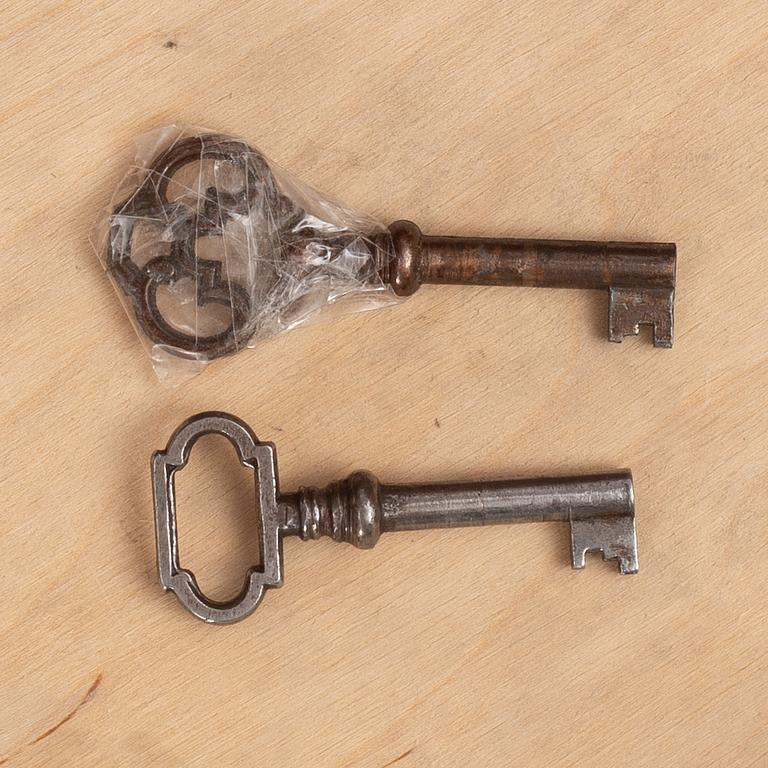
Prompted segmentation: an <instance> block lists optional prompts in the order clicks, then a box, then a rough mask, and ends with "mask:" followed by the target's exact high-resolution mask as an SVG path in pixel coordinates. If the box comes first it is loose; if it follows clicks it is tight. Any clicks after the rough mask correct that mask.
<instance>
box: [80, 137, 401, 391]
mask: <svg viewBox="0 0 768 768" xmlns="http://www.w3.org/2000/svg"><path fill="white" fill-rule="evenodd" d="M95 245H96V248H97V251H98V253H99V257H100V258H101V260H102V263H103V265H104V267H105V269H106V271H107V273H108V274H109V276H110V278H111V280H112V282H113V284H114V286H115V289H116V290H117V293H118V295H119V296H120V298H121V300H122V302H123V305H124V307H125V309H126V312H127V313H128V315H129V317H130V318H131V321H132V322H133V325H134V327H135V329H136V331H137V333H138V335H139V338H140V339H141V340H142V342H143V343H144V345H145V347H146V348H147V350H148V352H149V354H150V357H151V360H152V365H153V367H154V369H155V372H156V374H157V375H158V378H159V379H160V380H161V381H163V382H164V383H168V384H171V385H174V384H178V383H180V382H181V381H183V380H185V379H186V378H188V377H190V376H192V375H194V374H196V373H199V372H200V371H201V370H203V369H204V368H205V366H206V365H207V364H208V363H209V362H211V361H212V360H215V359H216V358H219V357H223V356H226V355H230V354H234V353H236V352H239V351H241V350H243V349H246V348H249V347H254V346H255V345H257V344H258V343H259V341H261V340H263V339H266V338H269V337H272V336H275V335H276V334H278V333H282V332H283V331H287V330H290V329H292V328H295V327H297V326H299V325H302V324H304V323H307V322H310V321H313V320H316V319H318V318H321V317H323V316H326V315H328V314H330V312H329V310H334V311H335V312H337V313H338V312H356V311H363V310H368V309H376V308H378V307H381V306H384V305H387V304H390V303H393V302H395V301H397V298H396V297H395V295H394V293H393V292H392V291H391V289H390V288H389V287H388V286H387V285H386V284H385V283H384V282H383V281H382V279H381V277H380V271H381V270H382V269H383V265H384V264H385V262H386V260H387V259H388V258H389V253H390V244H389V235H388V232H387V230H386V228H385V227H384V226H383V225H382V224H380V223H379V222H378V221H376V220H374V219H372V218H370V217H368V216H366V215H364V214H361V213H358V212H356V211H354V210H351V209H349V208H346V207H344V206H342V205H340V204H338V203H335V202H333V201H331V200H328V199H326V198H325V197H323V196H321V195H320V194H318V193H317V192H316V191H314V190H313V189H311V188H309V187H307V186H306V185H305V184H303V183H302V182H300V181H299V180H297V179H295V178H293V177H292V176H291V175H290V174H288V173H286V172H285V171H283V170H282V169H280V168H279V167H277V166H276V165H275V164H274V163H272V162H271V161H270V160H268V159H267V158H266V157H265V156H264V155H263V154H262V153H261V152H259V151H258V150H257V149H255V148H253V147H251V146H249V145H248V144H247V143H246V142H244V141H243V140H242V139H238V138H235V137H232V136H226V135H223V134H217V133H213V132H211V131H207V130H201V129H194V128H189V127H184V126H178V125H174V126H169V127H166V128H161V129H158V130H156V131H153V132H151V133H149V134H145V135H144V136H142V137H140V138H139V140H138V141H137V143H136V161H135V164H134V166H133V167H132V168H131V169H130V170H129V172H128V173H127V174H126V176H125V178H124V179H123V181H122V183H121V184H120V186H119V187H118V189H117V190H116V192H115V194H114V196H113V199H112V202H111V204H110V207H109V210H108V211H107V212H106V215H104V216H103V217H102V218H101V220H100V222H99V226H98V229H97V235H96V238H95Z"/></svg>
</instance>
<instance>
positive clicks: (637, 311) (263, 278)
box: [104, 133, 676, 362]
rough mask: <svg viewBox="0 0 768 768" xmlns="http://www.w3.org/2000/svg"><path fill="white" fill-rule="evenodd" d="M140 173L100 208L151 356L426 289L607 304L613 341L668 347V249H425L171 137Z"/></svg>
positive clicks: (224, 147) (618, 245)
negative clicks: (593, 294)
mask: <svg viewBox="0 0 768 768" xmlns="http://www.w3.org/2000/svg"><path fill="white" fill-rule="evenodd" d="M145 162H146V167H144V168H140V170H141V174H139V176H138V179H137V180H135V181H134V182H133V184H132V186H131V187H130V189H129V191H128V193H127V196H121V197H119V198H118V202H117V204H116V205H115V206H114V207H113V209H112V212H111V215H110V217H109V235H108V237H107V239H106V246H105V250H104V262H105V266H106V268H107V270H108V272H109V273H110V275H111V276H112V278H113V280H114V282H115V283H116V285H117V287H118V289H119V290H120V292H121V293H122V295H123V297H124V299H125V301H126V304H127V306H128V308H129V311H130V312H131V314H132V316H133V318H134V321H135V323H136V326H137V327H138V329H139V330H140V331H141V333H142V335H143V336H144V338H145V339H146V340H148V341H149V342H150V344H151V345H152V348H153V351H157V350H162V351H164V352H166V353H169V354H171V355H176V356H177V357H187V358H193V359H194V360H196V361H202V362H205V361H208V360H212V359H214V358H217V357H221V356H222V355H227V354H231V353H233V352H236V351H238V350H239V349H241V348H243V347H247V346H250V345H252V344H253V343H255V341H256V340H257V339H259V338H265V337H268V336H270V335H274V334H276V333H279V332H280V331H282V330H285V329H287V328H292V327H295V326H296V325H298V324H300V323H301V322H304V321H305V319H306V318H308V317H309V316H310V315H311V314H312V313H313V312H315V311H319V309H320V308H321V307H322V306H325V305H327V304H330V303H334V302H339V301H342V300H343V301H345V302H346V303H347V304H349V302H350V300H351V299H354V300H358V301H363V303H364V304H365V306H367V307H369V306H371V305H372V303H375V302H376V301H379V302H381V301H383V300H384V299H383V298H382V297H383V296H384V295H385V294H389V295H390V296H391V295H392V294H393V293H394V294H396V295H398V296H408V295H410V294H412V293H413V292H414V291H416V290H417V288H419V286H420V285H422V284H425V283H435V284H460V283H461V284H471V285H496V286H515V285H521V286H540V287H561V288H590V289H599V290H603V291H607V292H608V296H609V308H608V337H609V339H610V340H611V341H617V342H619V341H622V340H623V338H624V336H626V335H631V334H636V333H638V332H639V326H640V325H643V324H645V325H650V326H652V328H653V343H654V344H655V345H656V346H658V347H671V346H672V336H673V317H674V299H675V268H676V249H675V245H674V243H631V242H596V241H578V240H537V239H532V240H523V239H512V238H484V237H466V238H465V237H436V236H426V235H422V234H421V232H420V230H419V228H418V227H417V226H416V225H415V224H413V223H412V222H409V221H397V222H395V223H394V224H392V225H390V226H389V227H388V228H384V227H382V226H381V225H379V224H378V223H377V222H375V221H373V220H372V219H369V218H368V217H365V216H364V215H363V214H357V213H355V212H354V211H351V210H350V209H348V208H345V207H343V206H340V205H338V204H335V203H332V202H331V201H328V200H325V199H324V198H323V197H322V196H320V195H319V194H318V193H317V192H315V191H314V190H311V189H309V188H307V187H305V186H304V185H302V184H301V182H299V181H297V180H296V179H292V178H291V177H290V176H289V175H288V174H285V173H284V172H281V171H280V170H279V169H277V168H276V167H274V166H272V165H271V164H270V162H269V161H268V160H267V159H266V158H265V157H264V155H262V154H261V153H260V152H259V151H257V150H256V149H254V148H253V147H250V146H249V145H248V144H246V143H245V142H243V141H242V140H240V139H235V138H232V137H229V136H222V135H217V134H209V133H196V134H193V135H184V134H183V133H182V134H181V135H180V137H179V138H177V139H175V140H174V141H173V142H172V143H171V144H170V146H167V147H165V148H163V149H161V150H159V151H158V152H157V153H156V154H155V155H154V156H153V157H151V158H149V159H148V160H146V161H145ZM194 164H197V165H198V166H200V167H201V169H202V167H203V166H206V164H208V166H212V168H213V171H212V172H211V173H210V176H209V178H208V181H204V180H203V178H202V176H203V171H202V170H200V172H199V174H198V176H199V177H200V179H199V180H198V181H196V182H195V183H196V184H197V186H196V187H195V188H192V187H190V186H189V184H190V183H191V182H189V183H188V184H187V186H184V185H181V184H180V183H178V182H176V179H177V177H179V175H180V174H181V175H183V174H184V172H185V171H189V169H190V168H191V167H192V166H193V165H194ZM137 167H138V166H137ZM206 167H207V166H206ZM233 176H234V177H239V181H233V178H232V177H233ZM195 178H197V177H195ZM174 184H176V186H180V187H181V193H179V191H178V190H177V191H176V193H175V194H172V191H171V190H172V188H173V185H174ZM201 186H202V188H200V187H201ZM122 194H123V195H124V194H125V193H122ZM148 233H149V234H148ZM152 233H154V234H152ZM212 241H218V242H219V246H218V248H219V251H220V258H214V257H213V256H211V249H212V247H213V245H215V244H212ZM184 286H186V291H187V293H185V292H184V290H185V289H184ZM169 292H170V293H171V294H172V295H173V296H175V297H176V298H177V299H178V300H179V301H180V302H181V303H182V304H186V305H187V307H189V305H192V306H193V307H194V308H195V311H194V313H193V314H194V318H193V319H192V320H189V319H187V320H179V319H178V318H174V317H173V315H172V313H171V314H169V309H168V307H169V304H168V301H169V300H168V293H169ZM377 296H378V298H377ZM163 301H165V304H163ZM216 307H218V309H219V310H220V314H221V315H223V320H222V318H219V319H220V321H222V322H223V325H215V326H211V327H206V326H205V325H204V324H201V323H200V322H199V320H200V315H201V314H203V313H202V309H204V308H208V309H211V308H213V309H215V308H216ZM171 309H173V306H172V305H171Z"/></svg>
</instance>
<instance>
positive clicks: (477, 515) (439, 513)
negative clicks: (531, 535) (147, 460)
mask: <svg viewBox="0 0 768 768" xmlns="http://www.w3.org/2000/svg"><path fill="white" fill-rule="evenodd" d="M281 508H282V514H283V516H284V519H285V525H284V528H283V532H284V535H294V536H301V538H303V539H305V540H307V539H316V538H319V537H321V536H330V537H331V538H333V539H334V540H336V541H346V542H348V543H350V544H353V545H354V546H356V547H359V548H361V549H370V548H371V547H373V546H375V544H376V542H377V541H378V540H379V537H380V535H381V534H382V533H387V532H395V531H412V530H422V529H425V528H458V527H466V526H484V525H500V524H504V523H538V522H567V523H570V526H571V562H572V565H573V567H574V568H583V567H584V555H585V554H586V552H587V551H588V550H593V549H594V550H601V551H602V552H603V555H604V557H605V559H616V560H617V561H618V566H619V570H620V572H621V573H635V572H637V569H638V563H637V543H636V540H635V529H634V515H635V509H634V493H633V485H632V475H631V473H630V472H629V471H628V470H621V471H617V472H607V473H602V474H592V475H580V476H572V477H544V478H535V479H527V480H504V481H494V482H483V483H459V484H431V485H383V484H380V483H379V481H378V480H377V479H376V477H375V476H374V475H372V474H371V473H370V472H365V471H360V472H355V473H353V474H352V475H350V476H349V477H348V478H347V479H346V480H343V481H341V482H336V483H332V484H331V485H329V486H327V487H326V488H324V489H318V488H301V489H300V490H299V492H298V493H295V494H288V495H284V496H282V497H281Z"/></svg>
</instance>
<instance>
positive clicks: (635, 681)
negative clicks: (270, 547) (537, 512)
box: [0, 0, 768, 768]
mask: <svg viewBox="0 0 768 768" xmlns="http://www.w3.org/2000/svg"><path fill="white" fill-rule="evenodd" d="M0 19H1V20H2V24H1V25H0V30H1V31H0V38H2V41H1V42H0V75H1V78H0V81H1V82H2V89H0V155H2V160H1V161H0V198H1V200H2V202H0V211H1V212H2V217H1V219H2V225H1V226H0V254H2V261H1V262H0V263H1V264H2V268H3V272H2V278H1V279H0V283H1V287H0V291H1V292H2V293H1V297H0V298H1V304H0V306H2V329H3V336H2V339H3V362H2V387H1V388H0V399H1V403H0V407H1V408H2V428H3V429H2V433H3V434H2V443H1V444H0V455H1V456H2V465H1V467H2V471H1V472H0V487H2V514H1V515H0V544H1V547H2V549H1V551H2V557H1V558H0V606H2V607H1V608H0V626H1V627H2V641H1V642H2V654H1V656H0V665H1V666H0V679H1V680H2V688H0V697H1V699H0V764H7V765H8V766H9V767H12V768H17V767H21V766H43V765H44V766H54V765H55V766H59V765H61V766H112V765H119V766H174V767H182V766H183V767H185V768H186V767H187V766H234V765H238V766H252V765H272V766H348V767H350V768H353V767H355V768H356V767H357V766H360V767H361V768H362V767H363V766H371V767H373V768H381V767H383V766H386V765H393V764H397V765H398V766H402V767H403V768H406V767H407V766H414V767H415V766H440V767H442V766H467V765H469V766H526V767H528V766H571V765H583V766H598V765H600V766H602V765H632V766H634V768H644V767H646V766H647V767H648V768H659V767H660V766H696V767H697V768H701V767H703V766H745V767H746V766H765V765H767V764H768V622H767V620H768V616H767V615H766V614H767V611H768V608H767V603H766V596H765V595H766V592H765V585H766V577H767V576H768V568H767V567H766V565H767V563H766V543H768V515H767V514H766V511H767V510H766V483H767V482H768V456H766V437H768V415H766V406H768V400H767V399H766V387H767V385H768V345H767V343H766V329H765V322H766V319H767V317H766V289H768V278H766V267H765V263H766V262H765V259H766V249H767V247H768V237H767V233H768V210H767V208H766V201H767V200H768V165H767V163H766V161H767V160H768V143H767V142H766V131H767V130H768V90H767V89H768V6H766V4H765V3H764V2H762V0H744V1H736V2H729V3H722V2H719V1H717V0H710V1H709V2H694V0H678V2H675V3H667V2H661V1H658V2H641V3H637V2H630V0H622V1H617V2H608V1H607V0H591V1H589V2H577V1H576V0H569V1H567V2H560V3H549V2H535V1H534V0H524V1H523V2H519V3H508V2H501V1H497V2H487V1H486V2H482V1H481V0H477V1H476V2H466V1H465V2H462V1H459V2H437V3H420V2H416V1H415V0H401V1H400V2H381V1H380V0H362V1H358V2H354V3H353V2H344V0H322V1H321V2H314V3H304V4H302V3H290V4H289V3H281V2H277V1H276V0H273V1H269V0H264V1H262V2H219V1H216V2H214V1H213V0H207V1H206V2H192V0H180V1H179V2H174V3H165V2H161V3H157V2H150V0H139V1H138V2H135V3H127V2H114V1H113V2H96V0H90V1H89V2H79V1H78V0H63V1H56V2H54V1H53V0H44V2H38V3H22V2H19V1H18V0H12V1H11V2H8V1H7V0H6V2H4V3H3V5H2V11H1V12H0ZM169 43H170V45H169ZM175 120H181V121H187V122H192V123H196V124H201V125H206V126H208V127H212V128H215V129H219V130H223V131H228V132H232V133H238V134H241V135H243V136H245V137H247V138H248V139H250V140H251V141H252V142H253V143H254V144H256V145H257V146H258V147H260V148H261V149H262V150H264V151H265V152H266V153H267V154H268V155H269V156H270V157H272V158H273V159H274V160H276V161H278V162H279V163H280V164H281V165H283V166H284V167H286V168H288V169H289V170H291V171H292V172H294V173H295V174H296V175H298V176H299V177H300V178H302V179H304V180H306V181H307V182H309V183H311V184H313V185H314V186H316V187H318V188H319V189H322V190H324V191H326V192H327V193H329V194H331V195H333V196H335V197H338V198H340V199H342V200H344V201H345V202H347V203H349V204H351V205H353V206H356V207H358V208H360V209H362V210H365V211H369V212H370V213H373V214H375V215H377V216H378V217H380V218H381V219H383V220H391V219H393V218H397V217H400V216H408V217H411V218H413V219H414V220H416V221H418V222H419V223H420V224H421V225H422V227H423V229H424V230H425V231H432V232H445V233H457V234H458V233H467V234H488V235H491V234H498V235H502V234H515V235H519V236H552V237H557V236H563V237H585V238H619V239H643V240H645V239H647V240H653V239H658V240H674V241H677V243H678V247H679V282H678V286H679V290H678V301H677V334H676V339H675V347H674V349H672V350H671V351H665V350H658V349H654V348H653V347H652V346H651V345H650V344H649V342H648V338H647V336H646V337H643V338H640V339H635V338H633V339H628V340H627V341H625V343H624V344H622V345H620V346H619V345H614V344H610V343H609V342H608V341H607V340H606V337H605V336H606V334H605V324H606V306H607V301H606V299H605V297H604V296H602V295H600V294H597V293H586V292H577V291H560V292H558V291H544V290H534V289H531V290H522V289H472V288H455V289H452V288H443V289H441V288H425V289H422V291H420V292H419V294H418V295H416V296H415V297H413V298H412V299H411V300H409V301H408V302H407V303H404V304H403V305H402V306H399V307H396V308H392V309H386V310H382V311H380V312H376V313H371V314H367V315H356V316H351V317H347V318H344V319H342V320H338V321H335V322H332V323H328V324H325V325H318V326H315V327H312V328H307V329H303V330H299V331H295V332H293V333H290V334H286V335H284V336H283V337H281V338H279V339H277V340H276V341H274V342H271V343H268V344H265V345H264V346H263V347H262V348H261V349H258V350H255V351H251V352H247V353H245V354H242V355H239V356H237V357H236V358H233V359H229V360H226V361H225V362H222V363H220V364H217V365H215V366H213V367H212V368H210V369H209V370H208V371H207V372H206V373H205V374H203V375H202V376H200V377H198V378H197V379H195V380H194V381H193V382H191V383H190V384H188V385H186V386H184V387H182V388H180V389H177V390H174V391H169V390H167V389H164V388H162V387H161V386H160V385H158V383H157V382H156V380H155V378H154V375H153V373H152V371H151V368H150V366H149V363H148V359H147V358H146V356H145V353H144V351H143V349H142V347H141V346H140V344H139V342H138V341H137V339H136V337H135V335H134V333H133V331H132V329H131V327H130V325H129V323H128V320H127V318H126V316H125V314H124V313H123V310H122V308H121V306H120V305H119V303H118V301H117V298H116V295H115V294H114V292H113V289H112V287H111V286H110V284H109V282H108V280H107V278H106V276H105V275H104V273H103V272H102V269H101V267H100V265H99V263H98V262H97V260H96V257H95V256H94V254H93V252H92V250H91V248H90V245H89V242H88V235H89V230H90V228H91V226H92V224H93V221H94V218H95V217H96V215H97V213H98V211H99V210H100V209H101V208H102V207H103V206H105V205H106V203H107V201H108V199H109V197H110V194H111V191H112V189H113V188H114V186H115V185H116V183H117V181H118V180H119V178H120V177H121V175H122V173H123V171H124V169H125V167H126V165H127V164H128V163H129V162H130V161H131V158H132V141H133V138H134V137H135V136H136V135H138V134H140V133H141V132H143V131H145V130H148V129H150V128H152V127H155V126H157V125H161V124H164V123H168V122H171V121H175ZM203 409H224V410H229V411H232V412H234V413H236V414H238V415H239V416H241V417H242V418H244V419H245V420H246V421H248V422H249V423H250V424H251V425H252V426H253V427H254V429H255V430H256V431H257V433H258V435H259V436H260V437H261V438H262V439H271V440H274V441H275V442H276V443H277V445H278V449H279V457H280V469H281V480H282V484H283V487H284V488H285V489H290V488H293V487H295V486H296V485H297V484H299V483H325V482H327V481H330V480H333V479H336V478H337V477H340V476H342V475H344V474H345V473H347V472H349V471H350V470H352V469H354V468H357V467H366V468H369V469H371V470H372V471H374V472H376V473H377V474H378V475H379V476H380V477H381V478H382V479H383V480H385V481H390V482H405V481H416V480H424V481H426V480H449V479H460V480H464V479H475V478H499V477H504V476H523V475H529V474H536V473H548V472H555V473H568V472H578V471H582V470H593V469H610V468H616V467H621V466H629V467H631V468H632V469H633V470H634V473H635V481H636V492H637V505H638V507H637V509H638V530H639V537H640V545H641V552H640V555H641V568H642V570H641V573H640V574H639V575H638V576H636V577H620V576H618V575H617V574H616V573H615V570H614V567H613V566H612V565H609V564H604V563H602V562H601V561H600V560H599V559H595V558H593V559H591V560H590V562H589V563H588V568H587V570H586V571H584V572H582V573H574V572H572V571H571V570H570V568H569V566H568V546H567V529H566V528H564V527H558V526H551V527H547V526H520V527H516V528H496V529H484V530H481V529H477V530H464V531H435V532H424V533H412V534H401V535H399V536H395V535H392V536H391V537H385V538H383V539H382V541H381V542H380V543H379V545H378V547H377V548H376V549H375V550H374V551H372V552H360V551H357V550H355V549H353V548H351V547H346V546H340V545H338V544H334V543H333V542H330V541H322V542H315V543H302V542H300V541H298V540H288V541H286V546H285V554H286V583H285V587H284V588H283V589H282V590H279V591H273V592H271V593H269V594H268V596H267V598H266V599H265V601H264V604H263V605H262V607H260V608H259V610H258V611H257V613H256V614H255V615H254V616H253V617H251V618H250V619H249V620H247V621H245V622H243V623H241V624H238V625H235V626H231V627H223V628H222V627H210V626H206V625H204V624H202V623H199V622H197V621H195V620H194V619H193V618H192V617H191V616H190V615H188V614H187V613H186V612H184V611H183V610H182V609H181V607H180V606H179V605H178V604H177V602H176V600H175V599H174V598H173V596H171V595H166V594H164V593H163V592H162V591H161V589H160V587H159V585H158V583H157V579H156V575H155V565H154V542H153V530H152V518H151V495H150V484H149V472H148V460H149V455H150V452H151V451H152V450H153V449H155V448H158V447H161V446H163V445H164V444H165V441H166V440H167V438H168V436H169V434H170V433H171V431H172V430H173V428H174V427H175V426H176V425H177V424H178V423H179V422H180V421H181V420H183V419H184V418H186V417H187V416H189V415H191V414H192V413H195V412H196V411H198V410H203ZM179 487H180V494H181V502H180V503H181V508H180V515H181V518H182V519H181V526H182V530H181V536H182V549H183V553H182V554H183V559H184V562H185V564H186V565H189V566H191V567H193V568H196V569H197V570H198V574H199V575H200V579H201V582H202V585H203V587H206V588H207V589H208V590H209V591H211V592H212V593H214V594H218V595H224V594H227V593H228V592H231V591H232V590H233V589H234V588H235V587H236V585H238V584H239V583H240V580H241V578H242V572H243V568H244V567H245V565H246V564H247V562H248V560H249V556H250V554H251V549H250V548H249V547H248V546H247V544H246V543H245V542H244V539H243V537H244V536H245V535H246V534H247V533H248V532H249V530H251V528H250V527H249V524H248V519H247V513H248V500H249V494H250V493H251V492H250V491H249V489H248V478H247V475H246V473H245V470H240V469H239V467H238V465H237V464H236V463H235V462H234V459H233V454H231V453H230V450H229V449H228V448H223V447H222V445H221V443H220V441H219V442H217V440H216V439H215V438H211V439H209V440H208V441H207V444H206V445H204V446H201V450H200V451H199V452H198V453H197V454H196V455H195V456H194V457H193V460H192V466H191V467H190V468H189V469H188V470H187V471H186V472H185V473H184V474H183V475H181V476H180V480H179ZM238 542H239V543H238Z"/></svg>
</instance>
